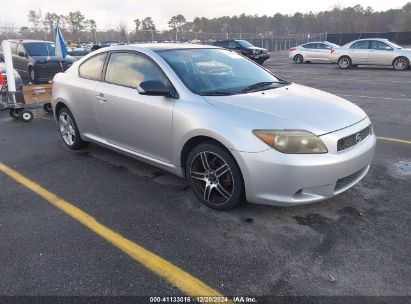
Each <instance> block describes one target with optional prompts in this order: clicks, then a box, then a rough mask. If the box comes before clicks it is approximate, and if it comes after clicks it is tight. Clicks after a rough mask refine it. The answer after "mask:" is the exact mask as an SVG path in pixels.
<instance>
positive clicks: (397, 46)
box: [389, 41, 402, 49]
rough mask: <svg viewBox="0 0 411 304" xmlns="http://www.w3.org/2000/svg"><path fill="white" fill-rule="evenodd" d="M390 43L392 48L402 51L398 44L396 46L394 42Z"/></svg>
mask: <svg viewBox="0 0 411 304" xmlns="http://www.w3.org/2000/svg"><path fill="white" fill-rule="evenodd" d="M389 43H390V45H391V47H393V48H394V49H402V46H399V45H398V44H395V43H394V42H392V41H389Z"/></svg>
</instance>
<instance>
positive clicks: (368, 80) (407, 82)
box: [274, 71, 411, 84]
mask: <svg viewBox="0 0 411 304" xmlns="http://www.w3.org/2000/svg"><path fill="white" fill-rule="evenodd" d="M274 74H277V73H276V71H274ZM310 75H315V74H310ZM318 75H320V74H318ZM321 75H322V74H321ZM281 76H282V77H285V78H287V77H290V78H296V77H299V76H296V75H287V74H286V73H284V74H283V73H281ZM332 76H333V75H329V76H328V77H310V78H309V80H322V81H324V80H325V81H332V82H335V81H336V80H335V78H333V77H332ZM335 76H338V75H335ZM301 80H304V79H301ZM338 81H353V82H367V83H371V82H385V83H404V84H409V83H411V80H386V79H372V80H370V79H360V78H356V77H352V78H338Z"/></svg>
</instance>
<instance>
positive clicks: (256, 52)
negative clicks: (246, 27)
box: [212, 39, 270, 64]
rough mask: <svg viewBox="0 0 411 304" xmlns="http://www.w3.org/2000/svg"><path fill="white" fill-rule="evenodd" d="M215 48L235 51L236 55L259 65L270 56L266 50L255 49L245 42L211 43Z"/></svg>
mask: <svg viewBox="0 0 411 304" xmlns="http://www.w3.org/2000/svg"><path fill="white" fill-rule="evenodd" d="M212 44H213V45H215V46H219V47H223V48H225V49H229V50H233V51H236V52H237V53H239V54H241V55H243V56H246V57H248V58H250V59H252V60H254V61H255V62H257V63H259V64H263V63H264V61H266V60H267V59H269V58H270V54H269V53H268V51H267V50H266V49H263V48H259V47H256V46H254V45H252V44H251V43H250V42H248V41H246V40H233V39H231V40H218V41H215V42H213V43H212Z"/></svg>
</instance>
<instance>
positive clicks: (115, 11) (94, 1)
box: [0, 0, 407, 30]
mask: <svg viewBox="0 0 411 304" xmlns="http://www.w3.org/2000/svg"><path fill="white" fill-rule="evenodd" d="M1 2H2V5H1V10H0V26H4V25H5V24H7V25H12V24H13V25H14V26H16V27H20V26H22V25H27V24H28V22H27V12H28V11H29V10H30V9H35V10H38V9H41V11H42V13H43V14H45V13H46V12H55V13H58V14H67V13H68V12H69V11H76V10H80V11H81V12H82V13H83V14H84V15H85V16H86V18H88V19H94V20H95V21H96V22H97V27H98V28H115V27H117V26H118V24H119V23H120V22H124V23H125V24H127V26H128V27H129V29H132V28H133V20H134V19H135V18H139V19H142V18H144V17H146V16H151V17H152V18H153V19H154V22H155V24H156V26H157V28H158V29H160V30H163V29H166V28H167V22H168V20H169V19H170V17H171V16H173V15H176V14H179V13H181V14H183V15H184V16H185V17H186V19H187V20H192V19H193V18H194V17H197V16H200V17H202V16H205V17H208V18H211V17H219V16H232V15H239V14H242V13H246V14H258V15H264V14H265V15H269V16H272V15H274V14H275V13H277V12H280V13H282V14H293V13H295V12H297V11H299V12H302V13H304V12H309V11H313V12H318V11H321V10H326V9H329V8H331V7H333V6H334V5H340V6H342V7H345V6H353V5H356V4H361V5H362V6H364V7H366V6H371V7H373V8H374V9H375V10H377V11H381V10H386V9H390V8H400V7H402V6H403V5H404V4H405V3H406V2H407V0H390V1H375V0H374V1H373V0H331V1H326V0H315V1H307V0H292V1H276V0H257V1H251V0H143V1H138V0H1Z"/></svg>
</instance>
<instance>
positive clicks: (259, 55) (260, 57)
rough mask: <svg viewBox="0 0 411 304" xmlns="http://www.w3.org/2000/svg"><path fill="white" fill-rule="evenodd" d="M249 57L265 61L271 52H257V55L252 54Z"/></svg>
mask: <svg viewBox="0 0 411 304" xmlns="http://www.w3.org/2000/svg"><path fill="white" fill-rule="evenodd" d="M248 57H249V58H250V59H252V60H254V61H257V62H264V61H266V60H268V59H269V58H270V54H267V53H263V54H257V55H254V54H250V55H248Z"/></svg>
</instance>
